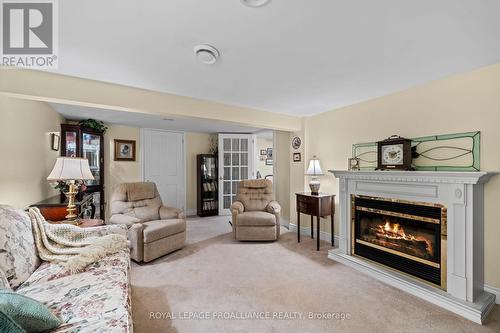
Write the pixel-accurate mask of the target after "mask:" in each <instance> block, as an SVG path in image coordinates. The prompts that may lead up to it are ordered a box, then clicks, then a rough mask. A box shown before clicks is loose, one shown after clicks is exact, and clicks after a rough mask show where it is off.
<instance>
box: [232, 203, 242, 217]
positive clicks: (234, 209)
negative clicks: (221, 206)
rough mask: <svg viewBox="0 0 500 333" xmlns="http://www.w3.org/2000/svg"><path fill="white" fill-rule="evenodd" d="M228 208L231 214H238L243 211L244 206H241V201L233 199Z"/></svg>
mask: <svg viewBox="0 0 500 333" xmlns="http://www.w3.org/2000/svg"><path fill="white" fill-rule="evenodd" d="M230 210H231V213H233V215H238V214H241V213H243V212H244V211H245V207H244V206H243V203H241V201H235V202H233V204H232V205H231V207H230Z"/></svg>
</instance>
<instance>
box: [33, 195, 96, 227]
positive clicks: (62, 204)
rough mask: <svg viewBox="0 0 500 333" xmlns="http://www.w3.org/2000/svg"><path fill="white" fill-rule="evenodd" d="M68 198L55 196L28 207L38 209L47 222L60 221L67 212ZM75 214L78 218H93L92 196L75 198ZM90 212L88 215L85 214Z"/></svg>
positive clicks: (93, 205) (94, 209) (94, 208)
mask: <svg viewBox="0 0 500 333" xmlns="http://www.w3.org/2000/svg"><path fill="white" fill-rule="evenodd" d="M67 206H68V198H66V196H64V195H55V196H53V197H50V198H48V199H46V200H43V201H40V202H37V203H35V204H33V205H31V206H30V207H38V209H40V213H41V214H42V216H43V217H44V218H45V219H46V220H47V221H49V220H50V221H61V220H64V219H65V217H66V215H67V214H68V212H67V211H66V208H67ZM75 206H76V210H77V214H78V216H79V217H82V216H88V215H90V217H91V218H94V216H95V211H96V206H95V204H94V196H93V195H92V194H82V193H79V195H78V196H77V197H76V202H75ZM88 211H90V214H86V213H87V212H88Z"/></svg>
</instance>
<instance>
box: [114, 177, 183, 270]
mask: <svg viewBox="0 0 500 333" xmlns="http://www.w3.org/2000/svg"><path fill="white" fill-rule="evenodd" d="M109 223H112V224H124V225H126V226H127V227H128V238H129V241H130V242H131V245H132V247H131V253H130V256H131V258H132V259H133V260H135V261H145V262H148V261H151V260H154V259H156V258H159V257H161V256H163V255H165V254H167V253H170V252H172V251H175V250H177V249H180V248H182V247H183V246H184V243H185V242H186V216H185V215H184V213H183V212H182V211H181V210H180V209H177V208H174V207H167V206H163V203H162V201H161V197H160V194H159V193H158V190H157V189H156V185H155V184H154V183H151V182H144V183H124V184H120V185H118V186H117V187H116V189H115V190H114V191H113V194H112V196H111V217H110V219H109Z"/></svg>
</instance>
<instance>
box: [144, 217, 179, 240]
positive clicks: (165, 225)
mask: <svg viewBox="0 0 500 333" xmlns="http://www.w3.org/2000/svg"><path fill="white" fill-rule="evenodd" d="M143 225H144V243H151V242H154V241H156V240H159V239H162V238H165V237H168V236H171V235H175V234H178V233H181V232H183V231H186V220H184V219H172V220H156V221H149V222H144V223H143Z"/></svg>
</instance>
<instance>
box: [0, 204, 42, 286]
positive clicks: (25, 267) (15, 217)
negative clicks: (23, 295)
mask: <svg viewBox="0 0 500 333" xmlns="http://www.w3.org/2000/svg"><path fill="white" fill-rule="evenodd" d="M40 262H41V261H40V258H39V257H38V252H37V250H36V247H35V241H34V239H33V232H32V229H31V220H30V218H29V217H28V215H27V214H26V213H25V212H24V211H22V210H19V209H16V208H14V207H11V206H7V205H0V269H1V270H2V271H3V272H4V273H5V276H6V277H7V280H8V281H9V283H10V286H11V287H12V288H16V287H17V286H19V285H20V284H21V283H23V282H24V281H25V280H26V279H27V278H28V277H29V276H30V275H31V274H32V273H33V272H34V271H35V270H36V269H37V268H38V266H39V265H40Z"/></svg>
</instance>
